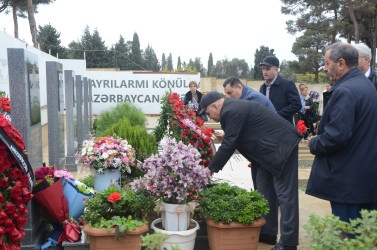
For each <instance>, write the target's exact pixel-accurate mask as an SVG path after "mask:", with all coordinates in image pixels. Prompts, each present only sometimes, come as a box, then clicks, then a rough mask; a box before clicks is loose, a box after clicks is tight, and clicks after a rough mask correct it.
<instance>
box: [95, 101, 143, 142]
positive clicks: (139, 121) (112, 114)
mask: <svg viewBox="0 0 377 250" xmlns="http://www.w3.org/2000/svg"><path fill="white" fill-rule="evenodd" d="M124 117H127V118H128V119H129V120H130V123H131V126H137V125H139V126H140V127H142V128H145V123H146V121H147V119H146V118H145V116H144V114H143V112H142V111H141V109H140V108H137V107H136V106H135V105H133V104H132V103H130V102H124V103H119V104H118V105H117V106H115V107H114V108H112V109H110V110H109V111H106V112H103V113H101V114H100V117H99V118H97V119H95V120H94V122H93V129H94V132H95V134H96V136H97V137H100V136H107V135H108V134H105V131H106V130H107V129H108V128H109V127H111V126H112V125H114V124H116V123H118V122H119V121H120V120H122V119H123V118H124ZM111 135H112V134H111ZM127 139H128V138H127ZM131 145H132V144H131ZM132 146H134V145H132Z"/></svg>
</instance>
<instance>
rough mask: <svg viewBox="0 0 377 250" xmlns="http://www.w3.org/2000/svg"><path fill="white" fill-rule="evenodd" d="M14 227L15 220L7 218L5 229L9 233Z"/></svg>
mask: <svg viewBox="0 0 377 250" xmlns="http://www.w3.org/2000/svg"><path fill="white" fill-rule="evenodd" d="M13 228H14V224H13V221H12V220H11V219H9V218H8V219H6V220H5V226H4V231H5V232H6V233H9V232H10V231H12V230H13Z"/></svg>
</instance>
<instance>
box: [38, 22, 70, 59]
mask: <svg viewBox="0 0 377 250" xmlns="http://www.w3.org/2000/svg"><path fill="white" fill-rule="evenodd" d="M38 29H39V31H38V36H39V44H40V46H41V50H42V51H44V52H46V53H49V52H50V51H51V54H52V55H54V56H57V55H58V54H59V58H65V57H66V55H65V48H64V47H62V46H61V41H60V32H58V31H57V30H56V29H55V28H54V27H52V26H51V24H46V25H44V26H40V25H39V27H38Z"/></svg>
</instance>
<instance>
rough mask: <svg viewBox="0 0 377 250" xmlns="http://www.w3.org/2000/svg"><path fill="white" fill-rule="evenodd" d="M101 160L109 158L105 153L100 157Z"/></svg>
mask: <svg viewBox="0 0 377 250" xmlns="http://www.w3.org/2000/svg"><path fill="white" fill-rule="evenodd" d="M101 158H102V159H107V158H109V155H108V154H107V153H103V154H102V156H101Z"/></svg>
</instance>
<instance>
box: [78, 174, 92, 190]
mask: <svg viewBox="0 0 377 250" xmlns="http://www.w3.org/2000/svg"><path fill="white" fill-rule="evenodd" d="M80 181H81V182H82V183H84V184H85V185H87V186H88V187H90V188H94V176H93V175H88V176H87V177H85V178H84V179H81V180H80Z"/></svg>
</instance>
